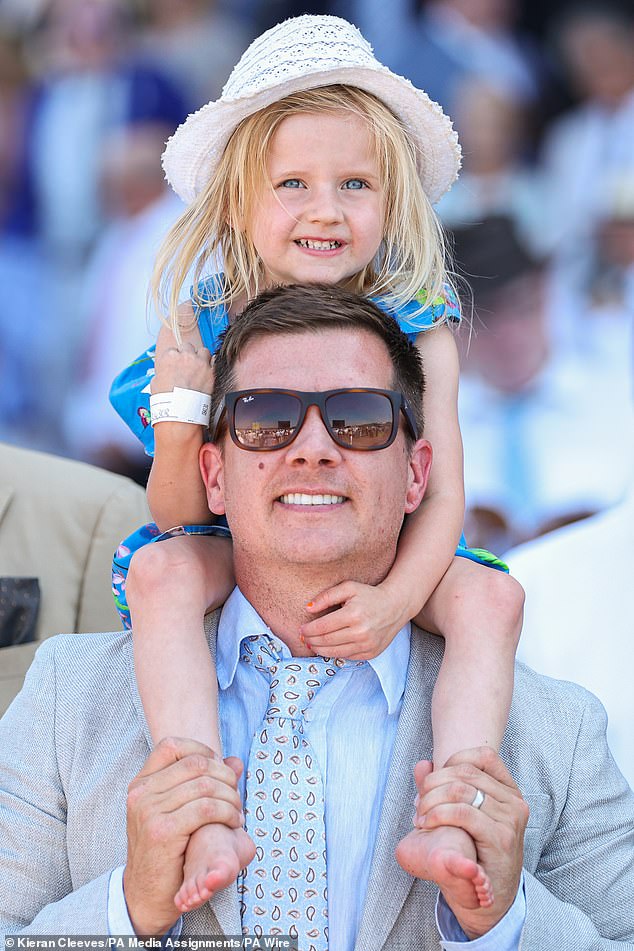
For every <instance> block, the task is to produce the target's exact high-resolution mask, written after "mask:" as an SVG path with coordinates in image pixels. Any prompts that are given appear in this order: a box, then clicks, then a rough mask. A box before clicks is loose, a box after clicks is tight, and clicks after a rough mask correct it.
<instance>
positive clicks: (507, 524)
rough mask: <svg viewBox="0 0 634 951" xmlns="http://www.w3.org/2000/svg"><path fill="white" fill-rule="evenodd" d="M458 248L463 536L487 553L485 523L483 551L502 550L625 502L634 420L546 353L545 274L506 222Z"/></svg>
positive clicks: (581, 374)
mask: <svg viewBox="0 0 634 951" xmlns="http://www.w3.org/2000/svg"><path fill="white" fill-rule="evenodd" d="M454 238H455V253H456V260H457V263H458V266H459V267H460V268H461V269H462V272H463V274H464V275H465V277H466V278H467V279H468V280H469V282H470V283H471V285H472V288H473V303H474V308H475V320H474V330H473V334H472V336H471V340H470V341H469V345H468V349H467V353H466V355H465V357H464V359H463V363H462V371H461V386H460V399H459V409H460V420H461V426H462V434H463V440H464V445H465V455H466V458H467V459H468V460H469V465H467V466H466V467H465V490H466V497H467V510H468V519H467V525H468V526H470V529H469V530H470V537H474V538H475V539H476V541H477V542H478V544H486V543H487V539H486V536H485V535H484V534H482V532H483V531H485V530H486V531H488V529H487V528H486V526H485V524H484V523H485V522H486V524H487V525H488V524H489V523H492V525H493V528H492V530H493V532H494V534H493V536H491V535H489V536H488V542H491V541H492V540H493V541H496V542H497V543H498V545H499V546H500V547H501V550H505V549H506V548H509V547H511V546H512V545H514V544H517V543H518V542H520V541H524V540H526V539H527V538H531V537H534V536H535V535H536V534H539V533H540V532H542V531H546V530H548V527H551V528H552V527H555V526H556V525H557V524H563V523H565V522H567V521H574V520H575V519H576V518H579V517H582V516H584V515H588V514H591V513H593V512H596V511H599V510H600V509H602V508H605V507H606V506H608V505H611V504H614V503H615V502H616V501H618V500H619V499H620V498H621V497H622V495H623V492H624V490H625V487H626V486H627V483H628V479H629V475H630V471H631V466H632V464H634V447H633V446H632V440H631V433H632V429H633V427H634V415H633V412H632V406H631V402H630V400H629V399H627V398H621V399H618V400H615V399H612V398H611V395H610V393H611V391H610V389H609V388H608V387H607V386H606V384H605V381H602V378H601V377H599V376H598V375H596V374H595V375H594V376H593V375H592V374H589V373H588V367H587V365H586V363H585V362H584V361H582V360H580V359H579V358H578V357H575V356H574V355H567V357H566V358H563V357H562V356H560V355H559V354H558V353H557V352H556V351H555V350H554V349H553V345H552V339H551V335H550V325H549V322H548V320H547V312H548V307H549V304H550V299H549V290H548V288H549V285H548V283H547V273H546V270H545V263H544V262H543V261H541V260H539V259H536V258H535V257H534V256H533V255H532V254H531V253H530V252H529V251H528V250H527V249H526V248H525V247H524V245H523V244H522V242H521V241H520V239H519V237H518V234H517V231H516V229H515V226H514V224H513V223H512V222H511V221H509V220H508V219H507V218H490V219H487V220H486V221H483V222H482V223H480V224H478V225H473V226H472V227H470V228H465V229H462V230H460V231H456V232H454ZM590 380H591V381H592V384H593V385H589V381H590ZM602 387H603V388H602ZM590 434H591V436H590ZM590 438H591V440H592V447H593V448H592V452H593V464H592V465H591V466H589V465H588V464H587V451H588V439H590ZM490 513H493V515H492V516H491V515H490ZM474 521H475V523H476V524H475V526H474ZM500 531H501V534H500ZM474 532H475V534H473V533H474Z"/></svg>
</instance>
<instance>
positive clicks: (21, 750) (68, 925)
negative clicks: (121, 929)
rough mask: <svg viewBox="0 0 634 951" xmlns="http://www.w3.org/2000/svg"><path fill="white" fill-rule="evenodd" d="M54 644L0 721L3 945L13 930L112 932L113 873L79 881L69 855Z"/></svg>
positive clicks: (46, 643) (39, 654) (39, 657)
mask: <svg viewBox="0 0 634 951" xmlns="http://www.w3.org/2000/svg"><path fill="white" fill-rule="evenodd" d="M55 647H56V645H55V639H54V640H47V641H44V642H43V644H42V646H41V647H40V648H39V650H38V652H37V654H36V657H35V660H34V662H33V665H32V667H31V670H30V671H29V673H28V674H27V678H26V681H25V685H24V689H23V691H22V692H21V694H20V695H19V696H18V698H17V699H16V700H15V701H14V702H13V703H12V705H11V706H10V708H9V710H8V711H7V713H6V714H5V716H4V717H3V718H2V720H0V937H1V938H2V943H1V945H0V947H2V946H4V937H5V936H6V935H8V934H9V935H13V934H48V935H50V934H60V935H77V934H103V935H107V934H108V925H107V895H108V882H109V878H110V870H109V869H101V870H99V874H98V875H96V877H95V878H94V879H93V880H91V881H85V882H77V881H74V876H73V872H72V870H71V862H70V860H69V855H68V848H67V804H66V797H65V792H64V789H63V784H62V780H61V777H60V772H59V769H58V762H57V747H56V742H55V740H56V737H55V732H56V730H55V721H56V687H55V680H56V678H55ZM106 834H107V832H106V830H104V835H106Z"/></svg>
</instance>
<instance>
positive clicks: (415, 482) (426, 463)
mask: <svg viewBox="0 0 634 951" xmlns="http://www.w3.org/2000/svg"><path fill="white" fill-rule="evenodd" d="M431 462H432V451H431V444H430V443H428V442H427V440H426V439H419V440H418V441H417V442H416V443H414V447H413V449H412V451H411V453H410V457H409V473H408V477H407V492H406V494H405V514H406V515H409V514H410V513H411V512H415V511H416V509H417V508H418V506H419V505H420V503H421V502H422V501H423V496H424V495H425V490H426V488H427V482H428V479H429V472H430V469H431Z"/></svg>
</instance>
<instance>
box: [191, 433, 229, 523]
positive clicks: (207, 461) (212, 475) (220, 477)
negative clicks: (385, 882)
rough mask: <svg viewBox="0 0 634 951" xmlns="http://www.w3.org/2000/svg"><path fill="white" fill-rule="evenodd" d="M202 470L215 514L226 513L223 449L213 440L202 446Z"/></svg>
mask: <svg viewBox="0 0 634 951" xmlns="http://www.w3.org/2000/svg"><path fill="white" fill-rule="evenodd" d="M198 461H199V463H200V472H201V475H202V478H203V483H204V486H205V490H206V492H207V504H208V505H209V510H210V511H211V512H212V513H213V514H214V515H224V514H225V483H224V461H223V458H222V450H221V448H220V446H217V445H216V444H215V443H213V442H205V443H203V444H202V446H201V447H200V455H199V457H198Z"/></svg>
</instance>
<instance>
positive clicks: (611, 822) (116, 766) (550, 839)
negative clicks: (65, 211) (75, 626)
mask: <svg viewBox="0 0 634 951" xmlns="http://www.w3.org/2000/svg"><path fill="white" fill-rule="evenodd" d="M216 626H217V615H215V616H212V617H211V618H210V619H209V620H208V633H209V636H210V645H211V648H212V650H213V648H214V646H215V632H216ZM442 647H443V641H442V639H441V638H437V637H434V636H432V635H429V634H426V633H423V632H415V633H414V635H413V637H412V647H411V656H410V664H409V670H408V677H407V686H406V692H405V698H404V702H403V708H402V713H401V717H400V721H399V726H398V734H397V739H396V744H395V748H394V754H393V759H392V763H391V767H390V775H389V777H388V783H387V789H386V793H385V800H384V803H383V811H382V815H381V821H380V827H379V831H378V835H377V841H376V843H375V850H374V857H373V861H372V868H371V872H370V879H369V884H368V891H367V896H366V901H365V908H364V913H363V919H362V922H361V926H360V929H359V934H358V937H357V942H356V947H355V951H377V949H384V951H414V949H416V951H419V949H437V948H438V933H437V930H436V926H435V921H434V902H435V897H436V889H435V887H434V886H432V885H431V884H429V883H428V882H423V881H420V880H415V879H413V878H411V877H410V876H409V875H407V874H406V873H405V872H404V871H403V870H402V869H401V868H400V867H399V866H398V864H397V863H396V860H395V858H394V848H395V846H396V843H397V842H398V841H399V839H400V838H401V837H402V836H403V835H404V834H405V833H406V832H408V831H409V830H410V829H411V817H412V803H413V798H414V795H415V787H414V782H413V778H412V768H413V766H414V764H415V763H416V762H417V761H418V760H419V759H420V758H422V757H429V755H430V750H431V726H430V701H431V693H432V689H433V684H434V682H435V679H436V675H437V672H438V667H439V665H440V661H441V658H442ZM149 748H150V739H149V734H148V730H147V726H146V724H145V720H144V717H143V711H142V707H141V702H140V699H139V695H138V692H137V688H136V683H135V679H134V670H133V660H132V649H131V640H130V637H129V635H127V634H97V635H95V634H91V635H62V636H60V637H55V638H52V639H50V640H47V641H45V642H44V644H43V645H42V646H41V647H40V649H39V651H38V653H37V657H36V659H35V662H34V664H33V667H32V669H31V671H30V673H29V674H28V676H27V680H26V684H25V687H24V690H23V691H22V693H21V694H20V696H19V697H18V698H17V699H16V700H15V701H14V703H13V704H12V706H11V707H10V709H9V711H8V712H7V714H6V715H5V717H4V719H3V720H2V721H1V722H0V934H2V935H4V934H7V933H8V934H14V933H19V934H65V935H81V934H107V932H108V928H107V918H106V901H107V889H108V880H109V875H110V870H111V869H112V868H114V867H115V866H117V865H121V864H124V863H125V860H126V831H125V811H126V792H127V785H128V783H129V782H130V780H131V779H132V778H133V777H134V775H135V774H136V773H137V772H138V770H139V769H140V768H141V766H142V764H143V762H144V761H145V759H146V757H147V755H148V752H149ZM502 754H503V757H504V760H505V761H506V763H507V765H508V767H509V769H510V771H511V772H512V774H513V775H514V777H515V779H516V781H517V783H518V784H519V786H520V788H521V789H522V791H523V793H524V795H525V798H526V799H527V801H528V802H529V804H530V809H531V816H530V820H529V826H528V830H527V834H526V840H525V863H524V864H525V870H526V896H527V908H528V911H527V919H526V924H525V927H524V932H523V936H522V943H521V948H522V949H523V951H529V949H530V951H551V949H552V951H555V949H556V951H590V949H592V951H600V949H605V951H607V949H611V948H617V947H618V948H630V949H634V794H633V793H632V791H631V790H630V788H629V786H628V785H627V783H626V782H625V780H624V779H623V778H622V776H621V775H620V773H619V771H618V769H617V767H616V766H615V764H614V761H613V760H612V757H611V755H610V753H609V751H608V748H607V745H606V741H605V714H604V712H603V708H602V707H601V705H600V704H599V703H598V701H597V700H596V699H595V698H594V697H592V696H591V695H590V694H588V693H587V692H586V691H584V690H583V689H581V688H580V687H577V686H575V685H572V684H567V683H561V682H557V681H552V680H549V679H547V678H544V677H540V676H538V675H537V674H535V673H534V672H533V671H531V670H530V669H529V668H526V667H524V666H522V665H518V668H517V676H516V686H515V698H514V702H513V709H512V711H511V716H510V720H509V726H508V730H507V734H506V738H505V742H504V747H503V751H502ZM183 933H184V934H186V935H196V934H198V935H201V934H221V933H225V934H239V933H240V919H239V912H238V902H237V895H236V890H235V888H233V887H232V888H228V889H225V890H224V891H223V892H222V893H220V894H218V895H217V896H214V898H213V900H212V901H211V902H210V903H208V904H207V905H205V906H204V907H203V908H202V909H198V910H197V911H194V912H191V913H190V914H187V915H185V917H184V929H183ZM333 951H337V949H333Z"/></svg>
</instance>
